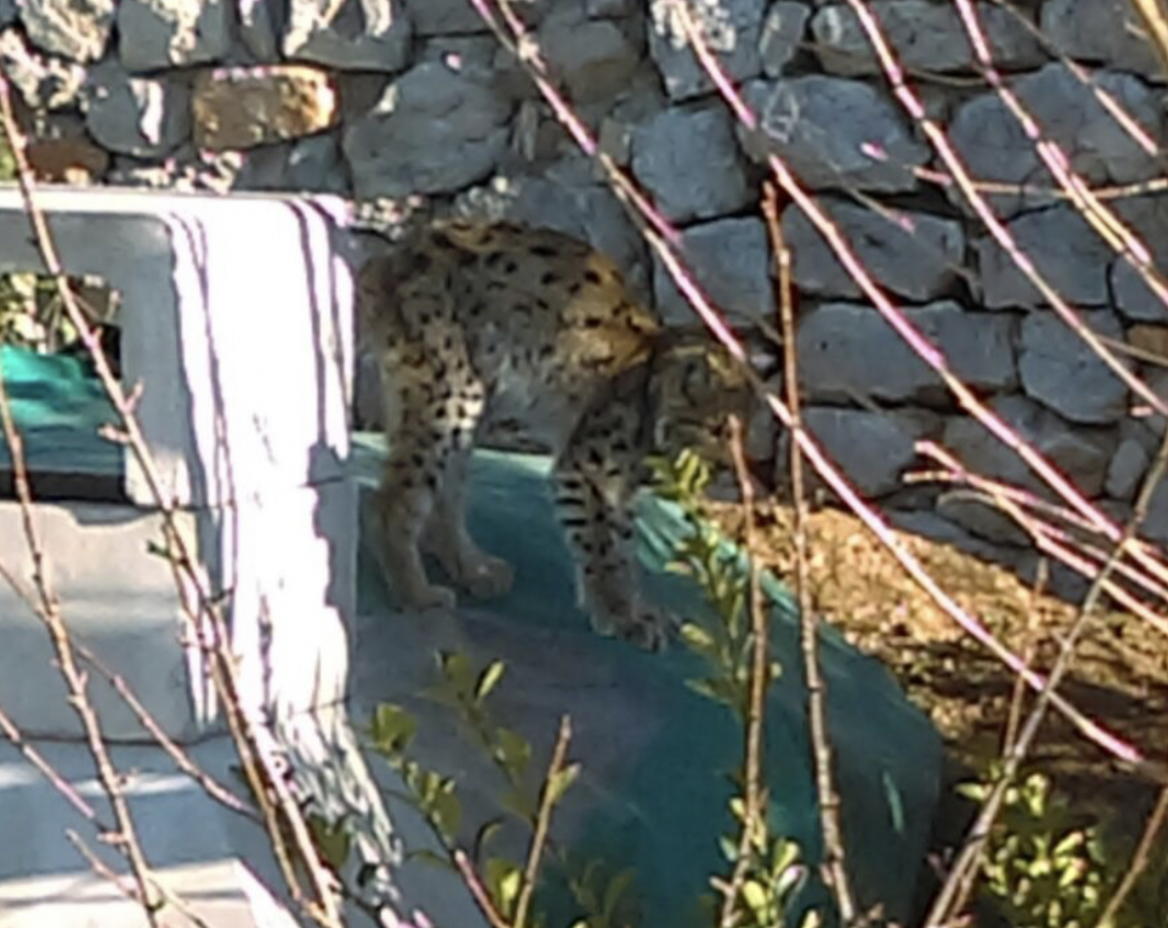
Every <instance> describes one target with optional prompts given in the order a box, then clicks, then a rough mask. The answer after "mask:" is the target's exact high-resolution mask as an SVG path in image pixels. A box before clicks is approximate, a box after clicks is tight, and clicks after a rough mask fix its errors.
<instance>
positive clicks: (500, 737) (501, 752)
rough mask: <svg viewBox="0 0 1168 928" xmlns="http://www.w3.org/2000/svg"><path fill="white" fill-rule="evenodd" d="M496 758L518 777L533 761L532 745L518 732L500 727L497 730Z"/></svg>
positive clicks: (510, 772) (504, 767)
mask: <svg viewBox="0 0 1168 928" xmlns="http://www.w3.org/2000/svg"><path fill="white" fill-rule="evenodd" d="M495 758H496V759H497V760H498V761H499V763H500V764H502V765H503V769H504V770H506V771H507V772H508V773H509V774H510V775H511V776H513V777H515V778H518V777H519V776H520V775H522V773H523V771H524V770H526V769H527V765H528V764H529V763H530V762H531V745H530V744H528V743H527V741H526V740H525V739H524V738H523V737H522V736H521V735H520V734H518V733H517V732H515V731H512V730H511V729H510V728H502V727H500V728H498V729H496V731H495Z"/></svg>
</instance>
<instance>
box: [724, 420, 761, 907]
mask: <svg viewBox="0 0 1168 928" xmlns="http://www.w3.org/2000/svg"><path fill="white" fill-rule="evenodd" d="M730 454H731V457H732V458H733V461H734V473H735V476H736V478H737V480H738V487H739V492H740V493H741V494H742V517H743V531H744V537H743V543H744V544H745V546H746V556H747V565H748V569H749V571H750V576H749V579H748V581H747V582H748V584H749V589H748V598H747V608H748V610H749V615H750V628H751V632H750V637H751V641H750V679H749V687H750V688H749V693H748V698H747V702H746V707H745V708H746V746H745V749H744V755H743V759H742V773H743V777H742V784H743V785H742V789H743V797H742V798H743V805H744V809H743V813H742V831H741V832H740V833H739V837H738V856H737V857H736V858H735V861H734V870H733V872H732V873H731V875H730V882H729V884H728V885H725V886H723V887H721V891H722V914H721V917H720V918H719V921H718V924H719V926H720V928H733V926H734V924H735V905H736V903H737V901H738V896H739V894H740V893H741V892H742V885H743V883H744V882H745V881H746V876H747V871H748V869H749V867H750V862H751V859H752V858H753V857H754V856H755V854H756V851H755V847H756V845H757V839H758V837H759V836H760V835H762V834H764V823H765V816H766V807H767V801H768V797H767V790H766V787H765V786H764V785H763V746H764V745H763V740H764V737H765V732H766V692H767V687H768V685H769V683H770V673H771V670H770V660H771V646H770V640H771V639H770V614H769V611H768V609H767V605H766V602H765V600H764V599H763V595H762V578H761V575H760V570H759V558H758V543H757V538H756V534H755V526H754V482H753V480H752V479H751V476H750V470H749V469H748V467H747V464H746V452H745V451H744V450H743V442H742V423H741V422H740V421H739V420H738V418H737V417H735V416H731V417H730Z"/></svg>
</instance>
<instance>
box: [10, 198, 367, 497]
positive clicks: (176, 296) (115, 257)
mask: <svg viewBox="0 0 1168 928" xmlns="http://www.w3.org/2000/svg"><path fill="white" fill-rule="evenodd" d="M38 201H39V203H40V205H41V207H42V209H43V210H44V211H45V213H46V215H47V217H48V220H49V224H50V227H51V229H52V232H53V234H54V237H55V239H56V242H57V245H58V247H59V250H60V254H61V260H62V262H63V264H64V266H65V267H66V269H67V270H68V271H69V272H70V273H74V274H96V275H99V276H100V277H102V278H103V279H104V280H105V281H106V282H107V283H108V284H109V285H110V286H111V287H114V288H115V289H117V290H118V291H120V293H121V294H122V297H123V302H122V310H121V313H122V316H121V318H120V320H119V321H120V323H121V326H122V355H123V357H122V361H123V371H124V379H125V382H126V383H127V384H133V383H137V382H141V384H142V385H143V388H144V392H143V394H142V399H141V402H140V404H139V406H138V412H139V416H140V418H141V422H142V427H143V430H144V432H145V435H146V439H147V441H148V443H149V445H150V447H151V450H152V451H153V453H154V455H155V458H156V460H157V462H158V464H159V467H160V468H161V472H162V479H163V484H164V490H165V492H166V493H167V494H168V495H169V496H172V497H173V498H174V499H175V501H176V502H178V503H180V504H182V505H196V506H199V505H222V504H224V503H228V502H230V501H231V500H232V499H234V498H236V497H237V496H244V495H247V494H248V493H252V492H256V491H257V490H260V489H262V488H264V487H267V486H271V485H272V484H273V483H283V484H286V485H289V486H293V485H304V484H307V483H312V482H319V481H321V480H331V479H336V478H337V477H339V476H340V475H341V472H342V463H343V461H344V459H345V457H346V455H347V453H348V410H349V405H350V398H351V395H352V391H351V382H352V376H351V371H352V320H351V315H352V274H351V272H350V269H349V266H348V263H347V261H346V260H345V259H344V257H343V253H344V251H345V248H346V247H347V246H346V242H345V240H344V237H343V236H341V235H339V234H338V228H339V224H340V222H341V220H342V218H343V214H344V207H343V204H342V202H341V201H340V200H338V199H336V198H319V199H318V200H314V201H305V200H304V199H303V198H293V197H280V196H232V197H221V196H211V195H195V194H190V195H182V194H160V193H154V192H144V191H128V190H118V189H115V188H108V187H106V188H88V189H86V188H65V187H51V186H50V187H43V188H41V189H40V191H39V197H38ZM18 270H24V271H38V272H43V271H44V270H45V269H44V266H43V264H42V263H41V260H40V255H39V253H38V252H37V249H36V247H35V243H34V242H33V241H32V240H31V237H30V233H29V225H28V218H27V217H26V216H25V214H24V206H23V202H22V200H21V197H20V193H19V191H18V190H17V189H16V188H15V187H12V186H8V185H0V273H3V272H9V271H18ZM126 489H127V493H128V495H129V497H130V499H131V500H133V501H134V502H136V503H138V504H139V505H143V506H149V505H151V504H152V497H151V495H150V494H149V492H148V490H147V487H146V483H145V480H144V477H143V475H142V473H141V472H140V470H139V468H138V466H137V465H136V464H135V463H134V462H133V460H132V459H131V460H127V462H126Z"/></svg>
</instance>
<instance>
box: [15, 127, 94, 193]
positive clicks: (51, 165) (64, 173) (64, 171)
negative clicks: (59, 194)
mask: <svg viewBox="0 0 1168 928" xmlns="http://www.w3.org/2000/svg"><path fill="white" fill-rule="evenodd" d="M26 152H27V154H28V163H29V166H30V167H31V168H32V172H33V175H34V176H35V177H36V179H37V180H41V181H46V182H48V183H51V184H76V185H84V184H91V183H93V182H94V181H95V180H97V179H98V178H100V177H101V176H102V175H103V174H104V173H105V169H106V168H107V167H109V160H110V159H109V155H108V154H106V152H105V151H103V150H102V149H100V148H98V147H97V146H96V145H94V144H93V143H92V142H89V141H87V140H85V139H83V138H60V139H33V140H31V141H30V142H29V143H28V148H27V150H26Z"/></svg>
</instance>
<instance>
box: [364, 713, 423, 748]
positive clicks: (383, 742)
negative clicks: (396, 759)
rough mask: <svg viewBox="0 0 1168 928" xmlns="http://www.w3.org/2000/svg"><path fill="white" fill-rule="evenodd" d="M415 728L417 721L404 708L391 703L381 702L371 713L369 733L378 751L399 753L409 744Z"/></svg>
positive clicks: (415, 730)
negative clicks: (371, 721)
mask: <svg viewBox="0 0 1168 928" xmlns="http://www.w3.org/2000/svg"><path fill="white" fill-rule="evenodd" d="M417 730H418V723H417V721H415V719H414V717H413V716H412V715H410V714H409V713H408V712H406V710H405V709H403V708H402V707H401V706H397V705H394V704H393V703H388V702H383V703H380V704H379V705H378V706H377V709H376V711H375V712H374V713H373V723H372V725H371V726H370V731H369V734H370V737H371V739H372V741H373V747H374V749H375V750H377V752H378V753H380V754H400V753H401V752H402V751H404V750H405V749H406V747H407V746H408V745H409V743H410V741H411V740H412V739H413V737H414V734H415V733H416V732H417Z"/></svg>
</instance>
